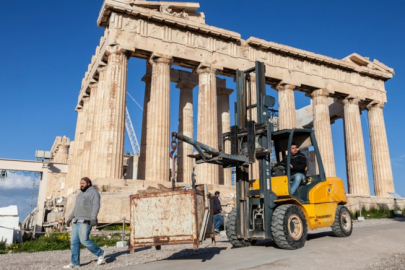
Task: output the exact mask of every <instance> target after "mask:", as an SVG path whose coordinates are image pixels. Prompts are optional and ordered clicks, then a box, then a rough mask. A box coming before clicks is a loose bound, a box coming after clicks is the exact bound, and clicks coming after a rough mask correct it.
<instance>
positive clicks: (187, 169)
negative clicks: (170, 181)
mask: <svg viewBox="0 0 405 270" xmlns="http://www.w3.org/2000/svg"><path fill="white" fill-rule="evenodd" d="M176 87H177V88H179V89H180V104H179V133H182V134H184V135H185V136H187V137H189V138H193V136H194V131H193V88H194V87H195V84H191V83H185V82H181V81H180V82H179V83H178V84H177V85H176ZM191 154H193V146H192V145H190V144H188V143H185V142H182V141H179V142H178V150H177V182H185V183H191V174H192V172H193V162H194V160H193V159H192V158H189V157H188V155H191Z"/></svg>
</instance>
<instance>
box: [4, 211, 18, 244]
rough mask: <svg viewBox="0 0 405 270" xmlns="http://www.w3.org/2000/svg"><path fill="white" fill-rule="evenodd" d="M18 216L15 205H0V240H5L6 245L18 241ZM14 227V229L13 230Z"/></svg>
mask: <svg viewBox="0 0 405 270" xmlns="http://www.w3.org/2000/svg"><path fill="white" fill-rule="evenodd" d="M18 222H19V217H18V208H17V205H10V206H8V207H0V241H1V240H2V241H4V240H5V241H6V244H7V245H10V244H12V243H14V242H15V241H18V240H19V239H17V234H18V235H19V229H20V228H19V226H18ZM14 229H15V230H14ZM17 232H18V233H17Z"/></svg>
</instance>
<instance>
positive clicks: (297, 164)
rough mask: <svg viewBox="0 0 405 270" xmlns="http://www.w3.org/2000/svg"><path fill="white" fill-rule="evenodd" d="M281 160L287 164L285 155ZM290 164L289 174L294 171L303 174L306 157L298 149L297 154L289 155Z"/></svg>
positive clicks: (305, 166) (292, 173)
mask: <svg viewBox="0 0 405 270" xmlns="http://www.w3.org/2000/svg"><path fill="white" fill-rule="evenodd" d="M283 162H284V163H286V164H287V156H285V157H284V159H283ZM291 165H292V166H293V167H292V169H291V171H290V172H291V175H294V174H296V173H302V174H303V175H305V174H306V171H305V169H306V168H307V158H306V157H305V155H304V154H303V153H301V152H300V151H299V150H298V152H297V154H295V155H291Z"/></svg>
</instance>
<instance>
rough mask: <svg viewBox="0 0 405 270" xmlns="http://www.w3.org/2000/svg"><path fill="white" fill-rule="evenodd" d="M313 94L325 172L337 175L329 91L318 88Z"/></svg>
mask: <svg viewBox="0 0 405 270" xmlns="http://www.w3.org/2000/svg"><path fill="white" fill-rule="evenodd" d="M311 96H312V106H313V111H314V130H315V136H316V141H317V142H318V147H319V152H320V153H321V157H322V162H323V166H324V168H325V174H326V176H336V169H335V156H334V154H333V141H332V130H331V126H330V116H329V106H328V102H327V98H328V96H329V92H328V91H327V90H326V89H318V90H315V91H313V92H312V93H311Z"/></svg>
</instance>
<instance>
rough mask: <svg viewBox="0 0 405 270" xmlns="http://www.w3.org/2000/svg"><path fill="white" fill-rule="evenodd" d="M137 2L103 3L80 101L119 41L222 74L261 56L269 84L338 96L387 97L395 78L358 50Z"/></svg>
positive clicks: (136, 52) (137, 53)
mask: <svg viewBox="0 0 405 270" xmlns="http://www.w3.org/2000/svg"><path fill="white" fill-rule="evenodd" d="M140 2H142V1H140ZM137 3H139V1H135V2H132V1H124V0H121V1H120V0H106V1H105V2H104V4H103V8H102V10H101V12H100V16H99V19H98V24H99V25H100V26H102V27H108V28H107V29H106V32H105V36H104V38H102V40H101V42H100V46H99V49H97V50H96V55H95V56H94V57H93V58H92V63H91V64H90V66H89V70H88V72H87V73H86V75H85V78H84V81H83V85H82V89H81V93H80V96H79V102H78V106H80V104H81V98H82V96H84V95H85V93H86V91H88V90H87V89H88V87H89V85H90V83H92V82H95V81H96V80H97V66H98V65H105V52H106V49H107V48H106V47H107V46H118V45H117V44H119V47H120V49H124V50H128V51H131V53H132V56H134V57H138V58H149V57H151V55H152V54H153V55H154V56H164V55H167V56H170V57H173V61H174V62H173V63H174V64H176V65H180V66H184V67H189V68H193V69H196V68H198V66H199V65H201V64H203V65H204V66H213V67H215V68H216V69H217V70H218V74H222V75H226V76H232V77H233V76H234V74H235V70H236V69H245V68H249V67H250V66H252V65H253V63H254V61H256V60H260V61H263V62H265V63H266V77H267V83H269V84H277V83H279V82H280V81H281V82H283V83H289V84H292V85H296V89H297V90H301V91H312V90H314V89H321V88H325V89H328V90H329V91H330V93H331V94H335V95H336V96H348V95H349V96H353V97H364V98H365V99H367V100H376V101H380V102H384V103H385V102H386V93H385V88H384V81H386V80H388V79H390V78H392V76H393V74H394V71H393V70H392V69H391V68H389V67H387V66H385V65H384V64H382V63H380V62H379V61H377V60H374V62H371V61H369V60H368V59H367V58H364V57H361V56H359V55H358V54H352V55H350V56H348V57H346V58H344V59H343V60H339V59H334V58H331V57H327V56H323V55H319V54H315V53H312V52H308V51H304V50H300V49H297V48H293V47H289V46H285V45H281V44H277V43H274V42H268V41H265V40H262V39H258V38H255V37H250V38H249V39H247V40H243V39H241V38H240V34H238V33H236V32H232V31H228V30H225V29H221V28H217V27H213V26H208V25H206V24H204V23H200V22H195V21H190V20H187V19H185V18H182V17H175V16H173V15H169V14H165V13H163V12H161V11H159V10H155V9H148V8H145V7H144V6H145V5H138V4H137ZM144 3H145V2H144ZM165 3H166V2H161V5H164V4H165ZM170 3H172V2H170ZM172 4H173V3H172ZM182 4H183V5H185V4H187V3H182ZM203 62H204V63H203Z"/></svg>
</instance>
